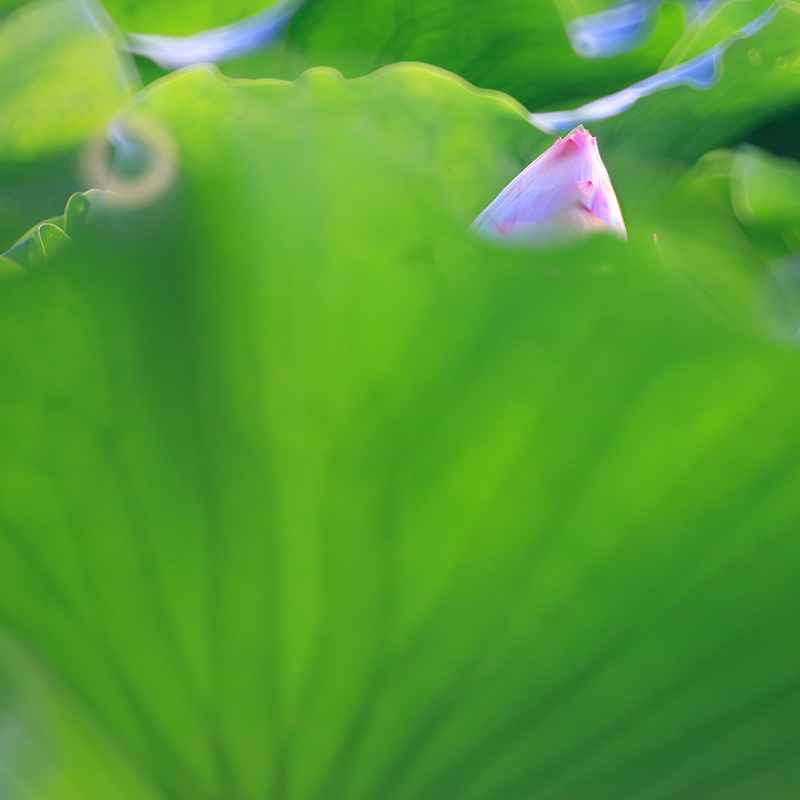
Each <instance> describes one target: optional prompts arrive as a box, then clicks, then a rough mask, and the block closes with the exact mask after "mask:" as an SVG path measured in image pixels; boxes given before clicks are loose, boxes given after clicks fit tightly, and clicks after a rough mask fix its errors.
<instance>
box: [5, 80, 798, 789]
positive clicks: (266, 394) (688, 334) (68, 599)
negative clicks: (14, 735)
mask: <svg viewBox="0 0 800 800" xmlns="http://www.w3.org/2000/svg"><path fill="white" fill-rule="evenodd" d="M144 120H149V121H150V122H151V123H153V124H157V125H158V126H159V128H160V129H161V130H162V131H165V132H167V133H168V134H169V135H170V136H171V137H172V138H173V140H174V143H175V146H176V149H177V152H178V153H179V156H180V171H179V174H178V177H177V183H176V185H174V186H173V187H171V188H170V189H169V190H168V191H165V194H164V195H163V196H162V197H161V198H160V199H154V200H153V204H152V206H151V208H150V209H139V210H138V211H135V212H134V211H131V212H130V219H129V220H128V225H127V226H126V228H124V229H122V230H120V229H119V228H114V227H113V226H110V228H109V231H108V233H107V234H105V235H104V234H102V233H101V232H97V231H95V233H94V238H91V239H90V240H87V241H86V242H85V243H84V244H83V245H82V248H81V250H80V251H77V250H72V251H71V253H70V254H68V258H67V259H65V261H67V262H69V261H72V262H73V263H65V264H64V268H63V269H59V270H51V271H48V272H47V273H46V274H42V275H40V276H37V277H36V278H35V279H31V280H29V281H18V282H15V283H13V284H9V285H8V288H5V287H4V291H3V292H2V295H1V296H0V375H2V376H3V378H2V381H0V410H2V413H0V440H2V441H3V450H4V457H3V459H2V461H0V587H2V588H1V589H0V620H2V622H3V623H4V624H5V625H6V626H7V627H8V628H9V629H10V630H12V631H13V632H14V634H15V636H16V637H18V638H19V639H20V640H22V641H24V642H25V643H26V644H27V646H28V648H29V649H30V650H31V651H33V652H34V653H35V654H36V655H37V657H38V658H39V659H40V661H41V662H42V663H43V664H44V665H46V667H47V668H48V670H51V671H52V672H53V673H54V674H57V675H59V676H60V678H61V681H62V683H61V684H60V686H61V687H62V688H63V691H64V692H65V695H64V696H65V698H66V697H69V698H71V700H70V702H76V703H80V704H81V706H82V707H83V708H84V709H86V710H87V713H90V714H91V715H92V716H93V718H94V720H95V721H96V723H97V726H98V730H99V731H101V733H99V734H98V736H102V737H103V740H104V742H105V746H106V747H109V748H113V749H114V750H115V752H116V753H117V754H118V757H119V758H121V759H125V760H127V763H128V765H129V767H130V769H136V770H138V771H139V772H140V773H141V774H142V775H144V776H147V777H148V778H149V779H150V780H151V781H152V782H153V783H154V784H155V785H156V786H157V787H158V790H159V792H160V794H159V796H161V797H163V798H171V799H172V800H179V799H180V798H187V800H188V799H189V798H191V800H202V799H203V798H218V799H219V800H222V798H225V800H230V799H231V798H259V797H261V798H263V797H269V798H304V799H306V798H307V799H308V800H312V798H319V799H320V800H321V799H322V798H347V799H348V800H362V799H363V800H367V799H370V800H373V799H374V800H378V798H380V800H386V799H387V798H392V800H429V799H430V798H437V800H448V799H449V798H453V800H495V799H496V798H501V797H502V798H508V800H514V799H515V798H520V799H521V798H526V799H527V800H556V798H564V797H569V798H571V800H596V798H598V797H601V798H604V797H609V798H611V797H613V798H615V800H668V798H675V797H682V798H695V797H696V798H701V797H702V798H704V800H723V798H724V800H745V798H753V797H758V798H759V799H760V800H785V798H786V797H787V796H791V794H792V791H793V787H796V786H797V782H798V779H800V734H799V733H798V731H797V728H796V725H795V724H794V720H795V719H796V717H797V715H798V712H800V690H799V689H798V686H799V685H800V683H799V682H798V678H800V674H799V673H800V667H798V664H800V636H799V635H798V633H797V626H796V625H795V616H796V608H797V603H798V600H800V585H798V580H797V572H798V566H800V547H799V546H798V542H797V536H796V527H797V519H798V514H800V499H798V498H800V470H798V459H797V457H798V451H799V450H800V410H799V409H798V405H797V402H796V397H797V394H798V391H800V355H798V354H797V352H796V351H794V350H791V349H788V348H784V347H782V346H779V345H777V344H775V343H772V342H770V341H766V340H763V339H760V338H758V337H755V336H753V335H750V334H746V333H743V332H741V331H737V330H735V329H733V328H731V327H729V326H725V325H721V324H719V323H718V322H717V321H716V320H715V319H713V318H712V317H711V316H710V315H708V314H707V313H706V311H705V310H704V308H703V307H702V306H701V305H700V304H698V303H696V302H695V301H694V300H693V299H692V298H691V297H690V296H689V295H688V294H687V293H685V292H684V290H683V288H682V287H681V286H680V285H679V284H678V283H676V282H675V281H674V280H673V279H672V277H671V276H670V274H669V273H668V272H666V271H665V270H664V269H663V267H662V265H661V263H660V260H659V257H658V251H657V249H656V248H655V247H654V246H653V245H652V243H651V238H650V236H651V234H650V229H649V228H648V227H647V225H645V224H644V223H643V222H642V220H643V219H644V218H645V217H646V216H647V214H650V215H652V213H653V212H652V210H650V211H647V209H645V208H644V207H643V208H641V209H639V216H638V218H637V221H636V224H633V223H632V222H631V221H630V220H629V226H628V227H629V231H630V236H631V238H630V243H629V244H625V243H622V242H618V241H615V240H612V239H608V238H605V237H602V236H601V237H596V238H594V239H591V240H588V241H585V242H583V243H580V244H577V245H574V246H568V247H563V248H560V249H554V250H544V251H535V250H520V249H513V250H510V249H506V248H503V247H500V246H495V245H493V244H491V243H486V242H483V241H479V240H477V239H474V238H473V237H471V236H470V235H469V234H468V233H467V232H466V227H467V224H468V222H469V220H470V219H471V217H472V216H474V215H475V214H476V213H477V212H478V211H479V210H480V209H481V208H482V207H483V205H485V204H486V203H487V202H488V201H489V200H491V198H492V197H493V196H494V194H495V193H496V192H497V190H498V189H499V188H501V187H502V184H503V181H505V180H507V179H508V177H510V176H509V175H508V173H509V172H510V173H511V174H512V175H513V173H514V171H515V170H518V169H519V168H520V166H521V165H522V164H524V163H526V161H527V160H528V159H529V158H530V157H531V155H532V154H534V153H535V152H536V151H537V149H540V148H541V146H542V144H543V141H542V136H541V135H540V134H538V133H537V132H536V131H535V130H534V129H532V128H531V127H530V126H529V125H528V123H527V122H526V121H525V118H524V116H523V115H522V114H521V113H520V110H519V108H517V107H515V106H514V105H513V104H511V103H509V102H508V101H507V100H506V99H504V98H502V97H499V96H494V95H485V94H479V93H476V92H474V91H472V90H470V89H469V87H467V86H465V85H464V84H463V83H461V82H459V81H457V80H454V79H453V78H452V77H450V76H447V75H444V74H441V73H438V72H436V71H434V70H431V69H423V68H420V67H407V66H406V67H397V68H393V69H388V70H385V71H383V72H381V73H380V74H378V75H376V76H373V77H371V78H369V79H365V80H360V81H355V82H347V81H343V80H342V79H341V78H340V77H339V76H337V75H336V74H335V73H333V72H332V71H329V70H321V71H314V72H312V73H309V74H307V75H305V76H304V77H303V78H302V79H301V80H300V81H298V82H296V83H295V84H285V83H280V82H275V81H265V82H261V83H249V82H229V81H226V80H223V79H221V78H220V77H219V76H218V75H217V74H215V73H213V72H210V71H205V70H199V71H191V72H187V73H184V74H182V75H180V76H177V77H174V78H172V79H170V80H166V81H164V82H162V83H161V84H158V85H156V86H154V87H151V89H150V90H149V91H147V92H145V93H144V94H143V95H142V96H141V97H140V99H139V101H138V102H137V104H136V105H135V106H133V107H132V108H130V109H129V110H128V112H127V116H125V117H123V118H122V119H121V120H120V121H119V124H120V125H121V126H123V128H124V126H125V125H126V124H130V125H131V127H132V129H135V128H136V127H137V126H141V125H142V124H143V121H144ZM642 177H643V178H644V177H646V174H645V173H642ZM124 199H125V198H124V195H123V201H124ZM623 205H624V203H623ZM669 213H671V212H668V211H666V210H665V211H663V212H662V215H661V216H660V217H659V223H660V224H662V225H663V226H664V230H665V232H664V233H662V237H661V238H662V239H664V238H667V239H668V238H669V237H670V236H671V235H673V234H670V230H671V228H670V226H669V222H670V219H669V218H668V216H667V215H668V214H669ZM148 214H150V215H151V216H148ZM152 218H157V219H158V220H159V223H160V226H159V227H155V226H153V225H152V224H150V222H149V220H151V219H152ZM631 219H633V218H631ZM142 220H145V221H148V224H147V226H146V227H144V228H140V227H138V226H139V225H141V223H142ZM674 221H675V222H676V223H680V220H679V219H675V220H674ZM651 222H652V220H651ZM144 231H146V232H147V233H146V235H144V233H143V232H144ZM710 252H711V256H710V257H719V256H718V254H717V255H714V251H713V250H712V251H710ZM79 253H80V257H79ZM64 702H65V703H66V702H67V700H65V701H64ZM74 763H75V762H73V765H72V766H69V765H64V766H63V769H65V770H68V769H70V768H75V766H74ZM120 780H121V781H122V779H120ZM117 796H127V795H126V794H125V784H124V783H122V782H121V783H120V789H119V792H118V795H117Z"/></svg>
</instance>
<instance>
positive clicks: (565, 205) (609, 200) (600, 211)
mask: <svg viewBox="0 0 800 800" xmlns="http://www.w3.org/2000/svg"><path fill="white" fill-rule="evenodd" d="M604 229H606V230H611V231H613V232H614V233H615V234H616V235H617V236H620V237H621V238H623V239H627V238H628V234H627V231H626V230H625V223H624V222H623V220H622V212H621V211H620V210H619V203H618V202H617V196H616V195H615V194H614V189H613V187H612V186H611V179H610V178H609V177H608V172H607V171H606V168H605V165H604V164H603V162H602V160H601V158H600V152H599V151H598V149H597V139H595V138H593V137H592V135H591V134H590V133H589V131H587V130H586V129H585V128H584V127H583V125H578V127H577V128H575V129H574V130H573V131H572V132H571V133H570V134H569V136H567V138H566V139H562V138H561V137H559V138H558V139H556V141H555V144H553V146H552V147H551V148H550V149H549V150H546V151H545V152H544V153H542V155H540V156H539V158H537V159H536V161H534V162H533V163H532V164H530V165H529V166H528V167H526V168H525V169H524V170H523V171H522V172H521V173H520V174H519V175H517V177H516V178H514V180H513V181H511V183H509V184H508V186H506V188H505V189H503V191H502V192H500V194H499V195H497V197H496V198H495V199H494V200H493V201H492V202H491V203H490V204H489V205H488V206H487V207H486V208H485V209H484V210H483V211H482V212H481V214H480V215H479V216H478V218H477V219H476V220H475V222H473V223H472V230H474V231H477V232H479V233H481V234H483V235H484V236H488V237H491V238H495V237H501V238H505V237H507V238H509V239H512V240H514V241H523V242H543V241H544V242H546V241H551V242H552V241H558V240H563V239H571V238H576V237H580V236H583V235H584V234H586V233H588V232H592V231H597V230H604Z"/></svg>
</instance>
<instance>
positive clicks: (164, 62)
mask: <svg viewBox="0 0 800 800" xmlns="http://www.w3.org/2000/svg"><path fill="white" fill-rule="evenodd" d="M302 3H303V0H279V2H277V3H275V4H274V5H272V6H270V7H269V8H267V9H265V10H264V11H262V12H260V13H259V14H256V15H254V16H252V17H248V18H247V19H243V20H241V21H239V22H234V23H232V24H230V25H225V26H223V27H221V28H213V29H211V30H208V31H201V32H200V33H195V34H192V35H191V36H160V35H157V34H149V33H129V34H127V35H126V39H127V42H128V49H129V50H130V52H131V53H135V54H136V55H140V56H146V57H147V58H149V59H151V60H153V61H155V63H156V64H158V65H159V66H161V67H163V68H164V69H169V70H173V69H181V68H182V67H188V66H191V65H192V64H204V63H215V62H217V61H223V60H225V59H229V58H235V57H237V56H243V55H247V54H248V53H251V52H253V51H255V50H258V49H259V48H261V47H263V46H265V45H267V44H269V43H271V42H272V41H274V40H275V39H276V38H277V37H278V36H280V35H281V34H282V33H283V30H284V28H285V27H286V25H287V24H288V22H289V19H290V18H291V17H292V15H293V14H294V13H295V11H297V9H298V8H299V7H300V6H301V5H302Z"/></svg>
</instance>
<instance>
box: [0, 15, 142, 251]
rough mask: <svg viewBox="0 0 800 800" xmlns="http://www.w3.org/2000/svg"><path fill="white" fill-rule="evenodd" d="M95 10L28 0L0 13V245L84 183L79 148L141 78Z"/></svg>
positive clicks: (4, 246)
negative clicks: (21, 5)
mask: <svg viewBox="0 0 800 800" xmlns="http://www.w3.org/2000/svg"><path fill="white" fill-rule="evenodd" d="M119 45H120V40H119V34H118V33H117V32H116V31H115V29H114V28H113V26H112V25H111V24H110V23H109V22H108V20H107V19H106V20H104V18H103V14H102V9H101V8H100V7H99V6H95V5H94V4H91V3H88V2H87V3H84V2H80V0H36V1H35V2H32V3H28V4H26V5H25V6H24V7H22V8H19V9H17V10H15V11H13V12H11V13H10V14H8V15H7V16H5V17H3V18H2V19H0V109H2V113H0V212H1V213H0V251H2V250H6V249H8V248H9V247H10V246H11V245H12V244H13V243H14V241H15V240H16V239H17V238H18V237H19V236H20V234H21V233H22V232H23V231H25V230H27V229H28V228H30V227H31V226H32V225H33V224H34V223H36V222H40V221H41V220H42V219H44V218H46V217H51V216H54V215H55V214H59V213H61V212H62V211H63V209H64V202H65V200H66V198H67V197H68V196H69V195H70V194H72V193H73V192H75V191H78V190H80V189H87V188H90V187H87V186H85V185H84V183H83V181H84V177H83V176H82V175H81V173H80V161H79V153H80V151H81V148H82V147H83V146H84V145H85V143H86V142H87V140H89V139H90V138H91V137H94V136H97V135H98V134H100V135H103V129H104V126H105V124H106V122H107V121H108V120H109V118H110V117H111V115H112V114H113V113H114V112H115V111H116V110H117V109H118V108H119V106H120V105H121V104H122V103H123V102H124V101H125V100H127V99H129V98H130V97H131V96H132V95H133V94H134V92H135V91H136V89H137V88H138V87H139V85H140V83H139V79H138V75H137V74H136V71H135V68H134V66H133V62H132V61H131V59H130V56H129V55H128V54H127V53H124V52H123V51H122V50H121V49H120V47H119Z"/></svg>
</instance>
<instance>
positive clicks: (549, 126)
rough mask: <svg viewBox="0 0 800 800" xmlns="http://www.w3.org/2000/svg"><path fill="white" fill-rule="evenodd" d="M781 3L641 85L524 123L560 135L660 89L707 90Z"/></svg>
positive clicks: (619, 112)
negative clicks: (735, 47)
mask: <svg viewBox="0 0 800 800" xmlns="http://www.w3.org/2000/svg"><path fill="white" fill-rule="evenodd" d="M782 7H783V4H782V3H775V4H773V5H772V6H770V7H769V8H768V9H767V10H766V11H764V12H763V13H761V14H759V15H758V16H757V17H756V18H755V19H754V20H753V21H752V22H750V23H748V24H747V25H745V26H744V27H743V28H740V29H739V30H738V31H736V32H735V33H732V34H730V35H729V36H727V37H725V39H723V40H722V41H721V42H720V43H719V44H717V45H715V46H714V47H712V48H711V49H710V50H706V52H705V53H701V54H700V55H699V56H695V57H694V58H692V59H689V61H686V62H685V63H683V64H678V65H677V66H675V67H672V68H671V69H667V70H664V72H658V73H656V74H655V75H652V76H651V77H649V78H645V79H644V80H643V81H639V82H638V83H634V84H633V86H629V87H628V88H627V89H622V91H619V92H615V93H614V94H609V95H606V96H605V97H601V98H600V99H598V100H594V101H593V102H591V103H587V104H586V105H583V106H580V108H576V109H574V110H573V111H548V112H544V113H540V114H529V115H528V119H529V120H530V122H531V123H533V125H535V126H536V127H537V128H539V130H542V131H544V132H545V133H549V134H552V135H555V134H559V133H562V132H564V131H567V130H569V129H571V128H574V127H575V126H576V125H580V124H584V125H588V124H590V123H592V122H597V121H598V120H601V119H608V118H609V117H613V116H615V115H616V114H621V113H622V112H623V111H627V110H628V109H629V108H630V107H631V106H632V105H633V104H634V103H635V102H636V101H637V100H640V99H641V98H642V97H647V96H648V95H651V94H653V93H655V92H659V91H661V90H662V89H670V88H672V87H674V86H693V87H694V88H695V89H708V88H709V87H711V86H713V85H714V84H715V83H716V82H717V81H718V80H719V77H720V75H721V73H722V56H723V54H724V53H725V51H726V50H727V49H728V48H729V47H730V46H731V45H732V44H733V43H734V42H736V41H738V40H739V39H746V38H748V37H750V36H753V35H755V34H756V33H758V32H759V31H760V30H761V29H762V28H763V27H764V26H765V25H767V24H768V23H769V22H771V21H772V20H773V19H774V17H775V15H776V14H777V13H778V10H779V9H780V8H782Z"/></svg>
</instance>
